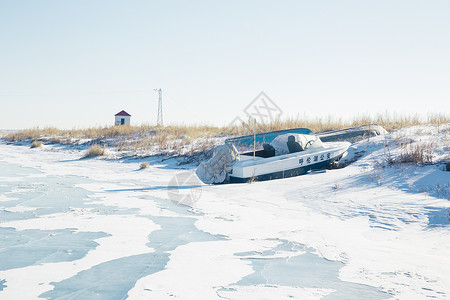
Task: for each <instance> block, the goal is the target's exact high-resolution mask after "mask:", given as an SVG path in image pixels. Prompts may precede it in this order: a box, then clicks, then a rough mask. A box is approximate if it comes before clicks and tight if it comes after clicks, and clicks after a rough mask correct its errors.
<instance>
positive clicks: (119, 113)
mask: <svg viewBox="0 0 450 300" xmlns="http://www.w3.org/2000/svg"><path fill="white" fill-rule="evenodd" d="M115 116H127V117H131V115H130V114H129V113H127V112H126V111H124V110H122V111H121V112H118V113H117V114H115Z"/></svg>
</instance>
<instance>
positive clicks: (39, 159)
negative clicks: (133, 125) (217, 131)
mask: <svg viewBox="0 0 450 300" xmlns="http://www.w3.org/2000/svg"><path fill="white" fill-rule="evenodd" d="M449 134H450V125H448V124H447V125H442V126H440V127H439V128H437V127H436V126H420V127H413V128H405V129H402V130H399V131H395V132H392V133H389V134H387V135H386V136H380V137H375V138H370V139H369V140H363V141H360V142H358V143H356V144H353V145H352V146H351V148H350V150H349V153H348V155H347V157H346V158H345V159H346V160H347V161H353V160H354V159H355V158H358V159H357V160H356V161H354V162H353V163H351V164H350V165H348V166H347V167H345V168H341V169H334V170H327V171H321V172H312V173H309V174H306V175H303V176H299V177H293V178H288V179H283V180H274V181H265V182H254V183H252V184H233V185H203V184H201V183H199V181H195V178H194V179H193V181H191V182H188V181H187V182H184V183H181V184H182V186H176V185H175V186H174V185H173V182H177V183H179V182H178V181H176V180H174V178H176V177H177V176H179V175H180V174H182V173H186V172H193V170H194V168H195V167H194V166H192V165H188V166H183V168H185V169H181V167H178V166H176V161H175V160H174V159H172V160H169V161H164V162H162V161H161V160H160V159H158V158H153V161H152V163H151V168H149V169H144V170H139V165H140V163H141V162H142V160H133V159H122V160H111V159H102V158H96V159H83V160H80V159H79V158H80V157H81V156H82V153H81V152H80V151H77V150H70V151H69V149H67V148H58V147H57V146H45V147H43V148H35V149H29V148H28V147H25V146H14V145H6V144H0V255H1V256H0V257H1V261H0V299H36V298H39V297H41V298H47V299H62V298H64V299H94V298H95V299H124V298H130V299H149V298H151V299H174V298H177V299H292V298H294V299H425V298H429V297H431V298H437V299H448V298H450V273H449V271H448V268H449V266H450V250H449V249H450V221H449V217H450V216H449V210H450V201H449V187H450V172H446V171H444V165H443V164H439V163H436V162H439V161H446V160H448V159H449V158H450V157H449V153H450V151H449V150H450V142H449V138H450V136H449ZM417 145H419V146H420V145H422V146H424V147H426V149H428V150H426V151H428V152H427V154H429V155H431V160H432V162H433V163H432V164H426V165H416V164H392V165H388V164H387V163H386V162H387V161H388V160H389V159H391V158H395V156H396V155H398V154H399V153H401V152H402V151H407V150H408V148H407V147H415V146H417ZM426 145H428V146H426ZM391 161H392V160H391ZM186 168H187V170H186ZM174 193H178V194H180V195H188V196H189V197H190V200H191V201H190V202H183V204H184V205H181V204H179V203H176V201H173V200H179V199H182V197H181V198H179V197H178V198H177V197H174ZM185 204H190V205H185Z"/></svg>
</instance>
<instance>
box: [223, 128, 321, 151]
mask: <svg viewBox="0 0 450 300" xmlns="http://www.w3.org/2000/svg"><path fill="white" fill-rule="evenodd" d="M284 134H314V133H313V132H312V131H311V130H310V129H308V128H293V129H286V130H278V131H271V132H267V133H258V134H257V135H256V149H262V147H263V144H269V143H271V142H272V141H273V140H274V139H275V138H276V137H277V136H279V135H284ZM253 138H254V136H253V134H252V135H245V136H240V137H234V138H229V139H227V140H225V143H231V144H233V145H234V146H235V147H236V149H237V151H238V152H245V151H250V150H253Z"/></svg>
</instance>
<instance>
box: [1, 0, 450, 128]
mask: <svg viewBox="0 0 450 300" xmlns="http://www.w3.org/2000/svg"><path fill="white" fill-rule="evenodd" d="M0 40H1V47H0V103H1V107H2V117H1V118H0V128H3V129H21V128H29V127H35V126H40V127H45V126H57V127H61V128H72V127H76V128H80V127H88V126H97V125H112V124H113V122H114V117H113V116H114V114H115V113H117V112H119V111H120V110H122V109H125V110H126V111H127V112H129V113H130V114H131V115H132V119H131V121H132V123H133V124H141V123H149V124H152V123H155V122H156V115H157V94H156V93H155V92H154V91H153V89H154V88H162V89H163V93H164V118H165V123H166V124H168V123H187V124H190V123H197V124H199V123H209V124H216V125H226V124H228V123H229V122H230V121H231V120H233V119H234V118H235V117H236V116H242V115H243V113H242V111H243V109H244V108H245V106H246V105H247V104H248V103H249V102H251V101H252V100H253V99H254V97H256V96H257V95H258V94H259V92H261V91H265V92H266V93H267V95H269V96H270V97H271V99H272V100H273V101H274V102H276V103H277V105H278V106H279V107H280V108H281V109H282V110H283V112H284V114H283V117H288V116H293V117H295V116H297V115H299V116H300V117H303V116H305V115H306V116H310V117H315V116H328V115H333V116H335V117H347V116H349V115H357V114H365V113H369V112H384V111H386V110H389V111H395V112H397V113H406V114H408V113H419V114H422V115H426V114H427V112H443V113H450V1H447V0H446V1H442V0H434V1H415V0H403V1H402V0H398V1H392V0H377V1H356V0H355V1H331V0H330V1H298V0H296V1H242V0H241V1H195V0H194V1H192V0H191V1H171V0H169V1H111V0H103V1H102V0H97V1H90V0H89V1H70V0H66V1H57V0H54V1H45V0H42V1H34V0H33V1H31V0H30V1H20V0H10V1H5V0H0Z"/></svg>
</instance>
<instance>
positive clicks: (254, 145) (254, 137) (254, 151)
mask: <svg viewBox="0 0 450 300" xmlns="http://www.w3.org/2000/svg"><path fill="white" fill-rule="evenodd" d="M255 159H256V118H253V160H255Z"/></svg>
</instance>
